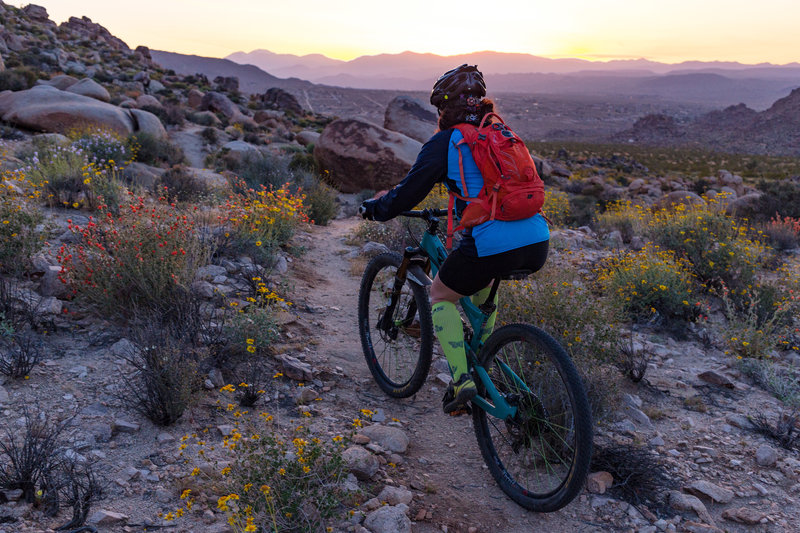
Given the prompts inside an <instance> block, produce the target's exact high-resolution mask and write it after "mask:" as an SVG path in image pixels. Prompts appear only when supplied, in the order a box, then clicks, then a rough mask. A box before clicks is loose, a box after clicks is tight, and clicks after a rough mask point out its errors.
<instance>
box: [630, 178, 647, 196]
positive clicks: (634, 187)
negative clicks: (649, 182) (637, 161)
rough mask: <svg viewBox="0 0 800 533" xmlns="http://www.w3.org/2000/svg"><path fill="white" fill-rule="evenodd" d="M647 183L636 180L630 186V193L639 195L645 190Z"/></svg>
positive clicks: (640, 179) (639, 179)
mask: <svg viewBox="0 0 800 533" xmlns="http://www.w3.org/2000/svg"><path fill="white" fill-rule="evenodd" d="M645 185H646V182H645V181H644V180H643V179H642V178H636V179H635V180H633V181H631V182H630V183H629V184H628V191H630V192H632V193H637V192H639V191H642V190H644V187H645Z"/></svg>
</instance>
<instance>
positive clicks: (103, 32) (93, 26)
mask: <svg viewBox="0 0 800 533" xmlns="http://www.w3.org/2000/svg"><path fill="white" fill-rule="evenodd" d="M60 28H61V29H63V30H71V31H72V32H74V33H77V34H78V35H80V37H82V38H83V39H85V40H88V41H94V42H98V41H99V43H105V44H107V45H108V46H110V47H111V48H113V49H115V50H119V51H124V52H128V51H130V47H129V46H128V45H127V44H125V42H124V41H122V39H119V38H117V37H114V36H113V35H111V33H110V32H109V31H108V30H107V29H105V28H104V27H103V26H101V25H100V24H97V23H94V22H92V19H90V18H89V17H81V18H78V17H70V18H69V20H67V21H66V22H62V23H61V26H60ZM99 43H98V44H99Z"/></svg>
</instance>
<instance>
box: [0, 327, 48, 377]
mask: <svg viewBox="0 0 800 533" xmlns="http://www.w3.org/2000/svg"><path fill="white" fill-rule="evenodd" d="M41 360H42V343H41V342H40V341H39V340H38V339H37V338H36V337H35V336H34V334H33V333H31V332H25V331H19V332H18V331H13V332H9V331H1V330H0V374H4V375H6V376H9V377H12V378H23V377H24V378H27V377H28V375H29V374H30V372H31V370H33V367H35V366H36V365H37V364H39V361H41Z"/></svg>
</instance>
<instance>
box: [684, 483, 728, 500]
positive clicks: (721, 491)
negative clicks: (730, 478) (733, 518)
mask: <svg viewBox="0 0 800 533" xmlns="http://www.w3.org/2000/svg"><path fill="white" fill-rule="evenodd" d="M686 492H689V493H691V494H694V495H695V496H705V497H707V498H709V499H711V501H713V502H714V503H730V502H731V501H733V496H734V495H733V491H732V490H729V489H725V488H722V487H720V486H719V485H715V484H714V483H711V482H710V481H704V480H699V481H694V482H692V484H691V485H689V486H688V487H686Z"/></svg>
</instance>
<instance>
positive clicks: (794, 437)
mask: <svg viewBox="0 0 800 533" xmlns="http://www.w3.org/2000/svg"><path fill="white" fill-rule="evenodd" d="M749 420H750V424H752V426H753V431H755V432H756V433H759V434H761V435H764V436H765V437H769V438H770V439H772V440H774V441H775V442H777V443H778V444H780V446H781V447H783V448H785V449H787V450H789V451H794V450H798V451H800V431H798V430H797V428H798V427H800V414H799V413H798V407H797V406H796V405H795V408H794V410H793V411H792V412H790V413H785V412H781V413H778V417H777V420H776V421H775V422H774V423H773V422H771V421H770V420H769V418H768V417H767V415H766V414H764V413H756V414H755V415H754V416H752V417H750V418H749Z"/></svg>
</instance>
